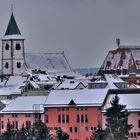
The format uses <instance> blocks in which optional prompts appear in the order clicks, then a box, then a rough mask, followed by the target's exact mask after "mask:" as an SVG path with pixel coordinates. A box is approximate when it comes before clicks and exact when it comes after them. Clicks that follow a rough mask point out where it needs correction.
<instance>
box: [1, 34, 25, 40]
mask: <svg viewBox="0 0 140 140" xmlns="http://www.w3.org/2000/svg"><path fill="white" fill-rule="evenodd" d="M9 39H15V40H17V39H19V40H20V39H25V38H24V37H23V36H22V35H5V36H3V37H2V38H1V40H9Z"/></svg>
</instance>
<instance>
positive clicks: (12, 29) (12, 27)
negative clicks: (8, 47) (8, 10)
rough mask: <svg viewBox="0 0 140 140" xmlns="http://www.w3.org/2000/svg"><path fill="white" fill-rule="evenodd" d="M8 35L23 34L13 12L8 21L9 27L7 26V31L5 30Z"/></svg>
mask: <svg viewBox="0 0 140 140" xmlns="http://www.w3.org/2000/svg"><path fill="white" fill-rule="evenodd" d="M6 35H21V33H20V30H19V28H18V26H17V23H16V20H15V18H14V15H13V13H12V14H11V17H10V20H9V23H8V27H7V29H6V32H5V36H6Z"/></svg>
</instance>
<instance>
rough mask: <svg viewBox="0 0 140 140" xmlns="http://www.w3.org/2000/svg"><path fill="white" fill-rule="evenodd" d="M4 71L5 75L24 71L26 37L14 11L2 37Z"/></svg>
mask: <svg viewBox="0 0 140 140" xmlns="http://www.w3.org/2000/svg"><path fill="white" fill-rule="evenodd" d="M1 40H2V60H1V64H2V73H3V75H19V74H21V73H22V72H23V71H24V63H25V54H24V40H25V39H24V38H23V37H22V35H21V33H20V30H19V28H18V26H17V23H16V20H15V18H14V15H13V12H12V14H11V17H10V20H9V24H8V27H7V30H6V32H5V35H4V37H2V39H1Z"/></svg>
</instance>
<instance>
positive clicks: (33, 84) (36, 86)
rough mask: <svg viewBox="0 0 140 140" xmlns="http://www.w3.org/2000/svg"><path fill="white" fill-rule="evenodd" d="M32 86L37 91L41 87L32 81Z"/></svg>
mask: <svg viewBox="0 0 140 140" xmlns="http://www.w3.org/2000/svg"><path fill="white" fill-rule="evenodd" d="M30 83H31V85H32V86H33V87H34V88H35V89H38V88H39V85H38V84H37V83H36V82H34V81H30Z"/></svg>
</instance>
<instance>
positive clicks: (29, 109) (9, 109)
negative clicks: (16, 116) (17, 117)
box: [0, 96, 47, 113]
mask: <svg viewBox="0 0 140 140" xmlns="http://www.w3.org/2000/svg"><path fill="white" fill-rule="evenodd" d="M46 98H47V96H21V97H17V98H16V99H15V100H13V101H12V102H11V103H10V104H9V105H8V106H6V107H5V108H4V109H3V110H2V111H1V112H0V113H35V112H38V113H43V111H44V109H43V104H44V103H45V101H46Z"/></svg>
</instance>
